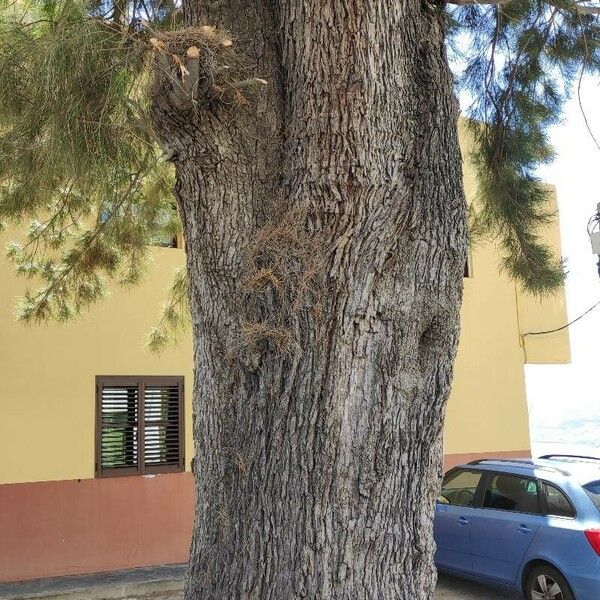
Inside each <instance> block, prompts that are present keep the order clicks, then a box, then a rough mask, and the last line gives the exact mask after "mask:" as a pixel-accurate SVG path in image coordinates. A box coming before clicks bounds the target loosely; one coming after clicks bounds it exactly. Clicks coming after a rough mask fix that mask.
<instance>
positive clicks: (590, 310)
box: [523, 300, 600, 337]
mask: <svg viewBox="0 0 600 600" xmlns="http://www.w3.org/2000/svg"><path fill="white" fill-rule="evenodd" d="M598 306H600V300H598V302H596V304H594V306H592V307H591V308H588V309H587V310H586V311H585V312H584V313H582V314H581V315H579V316H578V317H577V318H576V319H573V320H572V321H570V322H569V323H567V324H566V325H563V326H562V327H557V328H556V329H549V330H548V331H530V332H528V333H524V334H523V337H525V336H526V335H544V334H546V333H556V332H557V331H562V330H563V329H566V328H567V327H570V326H571V325H573V323H577V321H580V320H581V319H583V317H585V316H586V315H589V314H590V313H591V312H592V311H593V310H594V309H595V308H598Z"/></svg>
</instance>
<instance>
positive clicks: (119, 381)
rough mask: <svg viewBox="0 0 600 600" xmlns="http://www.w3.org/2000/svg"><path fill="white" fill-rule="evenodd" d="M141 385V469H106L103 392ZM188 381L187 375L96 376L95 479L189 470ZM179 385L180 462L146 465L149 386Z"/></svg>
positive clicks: (139, 435) (139, 449)
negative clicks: (186, 408)
mask: <svg viewBox="0 0 600 600" xmlns="http://www.w3.org/2000/svg"><path fill="white" fill-rule="evenodd" d="M134 384H135V385H136V386H137V390H138V398H137V402H138V404H137V410H138V425H137V427H138V435H137V444H138V446H137V466H136V467H120V468H118V467H117V468H115V467H108V468H104V469H103V468H102V389H103V386H105V385H108V386H132V385H134ZM184 384H185V378H184V376H183V375H96V402H95V409H96V414H95V435H94V476H95V477H96V478H98V479H103V478H106V477H128V476H131V475H159V474H162V473H181V472H183V471H185V420H184V419H185V411H184V405H185V388H184ZM161 385H165V386H166V385H177V387H178V442H179V447H178V451H179V455H178V457H179V460H178V462H177V464H173V465H148V466H147V465H146V464H145V456H144V452H145V425H146V422H145V421H146V419H145V409H144V400H145V390H146V386H148V387H153V386H161Z"/></svg>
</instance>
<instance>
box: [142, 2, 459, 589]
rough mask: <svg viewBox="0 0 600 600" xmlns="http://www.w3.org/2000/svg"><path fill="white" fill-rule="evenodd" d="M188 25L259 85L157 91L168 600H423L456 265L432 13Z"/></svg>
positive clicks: (394, 7) (187, 7) (245, 8)
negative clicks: (185, 96)
mask: <svg viewBox="0 0 600 600" xmlns="http://www.w3.org/2000/svg"><path fill="white" fill-rule="evenodd" d="M184 15H185V20H186V23H187V25H188V26H190V27H199V26H202V25H206V24H208V25H214V26H217V27H218V28H219V31H220V30H221V28H223V29H226V30H228V31H229V32H230V33H231V36H232V38H231V39H232V40H233V46H232V48H233V50H234V52H235V53H237V54H238V55H244V56H245V57H246V59H247V61H249V62H247V63H246V64H247V68H249V69H251V70H252V71H253V76H255V77H260V78H264V79H266V80H267V81H268V85H267V86H265V87H264V89H263V91H262V92H260V94H259V95H258V97H257V98H255V99H252V100H250V101H249V103H248V104H247V103H246V102H245V101H243V102H240V104H243V105H244V106H241V107H239V108H232V106H231V105H230V104H228V103H227V102H224V101H223V102H220V103H219V101H215V98H214V97H212V98H209V99H207V98H208V96H202V94H199V95H198V99H197V101H195V102H193V103H191V104H189V105H185V104H184V105H182V104H181V103H179V104H178V103H177V102H176V101H175V100H173V98H171V99H169V98H170V96H169V93H168V90H166V88H165V87H164V86H163V87H162V88H161V87H160V86H158V87H157V91H156V93H155V95H154V120H155V124H156V129H157V132H158V134H159V136H160V138H161V139H162V141H163V143H164V145H165V146H167V147H168V148H169V153H170V155H171V156H172V157H173V161H174V162H175V164H176V168H177V187H176V193H177V198H178V202H179V208H180V212H181V216H182V220H183V223H184V235H185V239H186V251H187V266H188V273H189V281H190V286H189V288H190V301H191V309H192V319H193V328H194V344H195V348H194V352H195V355H194V356H195V380H194V439H195V449H196V455H195V459H194V474H195V478H196V485H197V507H196V522H195V528H194V534H193V541H192V548H191V560H190V567H189V572H188V580H187V586H186V599H187V600H192V599H194V600H200V599H202V600H213V599H215V600H217V599H218V600H225V599H227V600H233V599H235V600H237V599H250V598H252V599H254V598H256V599H261V600H262V599H265V600H266V599H273V600H291V599H296V598H309V599H317V598H320V599H323V600H325V599H326V600H338V599H342V598H343V599H352V600H362V599H377V600H382V599H394V600H399V599H406V600H408V599H409V598H410V599H411V600H420V599H426V598H427V599H428V598H432V595H433V589H434V584H435V571H434V567H433V561H432V559H433V550H434V543H433V538H432V519H433V507H434V500H435V496H436V493H437V489H438V485H439V477H440V472H441V456H442V454H441V452H442V427H443V418H444V411H445V404H446V399H447V396H448V393H449V387H450V382H451V379H452V367H453V362H454V357H455V353H456V346H457V341H458V333H459V308H460V302H461V294H462V273H463V266H464V263H465V257H466V218H465V202H464V196H463V189H462V174H461V159H460V151H459V146H458V139H457V129H456V119H457V111H456V107H455V101H454V97H453V92H452V77H451V74H450V71H449V68H448V64H447V60H446V54H445V49H444V13H443V7H442V6H441V5H438V4H428V3H427V2H426V1H425V0H404V1H402V2H400V1H398V0H378V1H377V2H375V1H373V0H345V1H343V2H342V1H341V0H323V1H319V2H317V1H315V0H278V1H277V2H275V1H274V0H255V1H254V2H252V3H248V2H247V1H245V0H230V1H229V2H223V1H221V0H187V1H186V0H184ZM199 31H202V30H200V29H198V30H194V29H189V30H186V33H185V34H183V33H182V32H179V35H180V36H181V35H186V36H188V38H186V39H188V41H189V40H193V36H194V35H195V34H196V35H198V32H199ZM195 32H196V33H195ZM190 45H191V42H190ZM223 45H224V46H227V43H225V42H224V43H223ZM209 79H210V78H209V77H207V76H205V77H204V78H202V77H201V78H200V80H201V81H208V80H209ZM167 87H168V86H167ZM207 89H208V88H207ZM213 89H214V88H213ZM218 89H221V88H218ZM237 89H241V88H237ZM246 104H247V105H246Z"/></svg>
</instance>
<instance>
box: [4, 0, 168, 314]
mask: <svg viewBox="0 0 600 600" xmlns="http://www.w3.org/2000/svg"><path fill="white" fill-rule="evenodd" d="M92 11H93V7H91V6H90V5H87V4H85V3H82V2H79V1H77V0H57V1H55V2H31V3H29V4H27V5H25V4H22V3H21V4H13V5H12V6H11V7H9V8H7V9H5V10H4V11H3V12H1V13H0V220H6V221H8V222H12V223H13V224H18V223H22V222H24V221H25V222H27V221H30V223H29V227H28V228H27V231H26V233H25V234H24V239H23V240H22V241H21V243H20V244H15V245H13V246H12V247H11V249H10V251H9V258H11V259H12V260H13V261H14V263H15V264H16V267H17V271H18V272H20V273H22V274H23V275H26V276H27V277H28V278H30V279H31V280H32V282H33V284H34V285H36V286H38V287H37V289H35V290H29V291H28V292H27V293H26V295H25V297H24V299H23V302H22V303H21V306H20V308H19V316H20V318H22V319H23V320H25V321H27V322H34V321H41V320H45V319H50V318H54V319H59V320H66V319H69V318H71V317H73V316H75V315H77V314H79V313H80V312H81V311H82V310H84V309H85V308H87V307H88V306H90V305H91V304H93V303H94V302H96V301H98V300H99V299H100V298H102V297H103V296H104V294H105V293H106V287H107V283H108V282H110V281H112V282H114V283H117V284H122V285H131V284H135V283H137V282H138V281H139V280H140V278H141V277H142V276H143V274H144V272H145V270H146V266H147V264H148V260H149V252H150V248H151V245H152V244H154V243H155V242H156V240H158V239H162V238H165V237H172V236H173V235H174V232H176V231H177V230H178V228H179V223H178V217H177V213H176V210H175V208H174V199H173V196H172V192H171V190H172V187H173V183H174V181H173V172H172V169H171V168H170V167H169V166H167V165H166V164H163V163H161V162H159V160H158V156H159V153H160V150H159V149H158V148H157V146H156V144H155V142H154V137H153V134H152V131H151V128H150V127H149V126H148V123H149V120H148V117H147V105H146V100H145V84H146V81H147V79H148V72H147V58H146V49H147V45H146V43H145V40H144V38H143V35H141V34H140V33H139V32H137V33H136V32H135V31H133V30H130V29H125V28H123V27H120V26H119V27H117V26H115V24H114V23H112V22H111V21H110V20H107V19H102V18H97V17H95V16H94V15H93V14H92ZM163 16H164V15H163Z"/></svg>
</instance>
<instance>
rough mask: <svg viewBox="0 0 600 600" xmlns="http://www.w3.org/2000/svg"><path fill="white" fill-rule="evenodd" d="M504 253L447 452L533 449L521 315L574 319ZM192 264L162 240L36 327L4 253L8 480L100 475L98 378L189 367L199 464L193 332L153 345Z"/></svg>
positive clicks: (475, 316)
mask: <svg viewBox="0 0 600 600" xmlns="http://www.w3.org/2000/svg"><path fill="white" fill-rule="evenodd" d="M465 186H466V190H467V195H468V197H469V198H473V197H474V194H475V181H474V177H473V173H472V170H471V169H470V167H469V165H468V164H466V166H465ZM556 231H557V230H556V229H555V230H554V234H555V238H553V243H554V244H555V245H556V244H557V243H559V240H558V236H557V234H556ZM550 233H551V234H552V232H550ZM9 241H10V235H9V234H6V233H5V234H4V235H3V236H0V247H4V246H6V245H7V243H8V242H9ZM497 254H498V253H497V251H496V249H495V248H494V246H493V245H492V244H487V245H481V244H480V245H478V246H476V247H475V248H474V249H473V251H472V257H471V258H472V260H471V264H472V277H471V278H468V279H466V280H465V299H464V306H463V310H462V321H463V328H462V339H461V344H460V349H459V355H458V360H457V364H456V370H455V375H456V376H455V382H454V387H453V392H452V395H451V399H450V402H449V406H448V412H447V421H446V437H445V451H446V453H453V454H454V453H478V452H494V451H504V450H527V449H529V432H528V418H527V403H526V399H525V378H524V369H523V363H524V360H525V355H524V351H523V348H522V346H521V344H520V337H519V320H520V321H521V327H522V329H521V332H523V331H525V329H523V327H525V328H536V329H537V328H552V326H554V325H555V324H556V322H558V321H560V320H562V319H563V317H564V294H563V295H562V296H561V295H560V294H559V296H558V300H556V299H550V300H549V301H547V302H546V303H545V305H544V306H545V307H547V306H550V307H551V310H550V311H549V312H548V310H546V309H543V310H542V309H541V308H540V306H538V305H536V304H533V303H531V302H530V301H529V300H528V299H527V298H525V297H524V296H521V295H518V293H517V290H516V287H515V285H514V284H513V283H512V282H511V281H509V280H508V279H507V277H506V276H505V275H502V274H499V272H498V260H497ZM183 262H184V256H183V251H182V250H180V249H169V248H157V249H156V250H155V261H154V264H153V268H152V269H151V272H150V273H149V276H148V277H147V278H146V279H145V281H144V283H143V284H142V285H141V286H140V287H138V288H135V289H133V290H115V291H114V292H113V294H112V296H110V297H109V298H108V299H107V300H106V301H104V302H101V303H100V304H99V305H98V306H96V307H94V308H93V309H92V310H90V311H89V312H88V313H86V314H85V315H83V316H82V317H81V318H80V319H79V320H77V321H75V322H74V323H70V324H67V325H58V324H48V325H45V326H40V327H30V328H27V327H25V326H23V325H22V324H20V323H17V322H15V319H14V310H13V304H14V299H15V298H16V297H17V296H19V295H20V294H22V293H23V290H24V287H25V282H24V281H23V280H20V279H19V280H18V279H17V278H16V277H15V276H14V274H13V271H12V269H11V267H10V266H9V265H8V264H7V263H6V261H5V260H4V259H0V385H1V388H0V457H1V458H0V483H11V482H23V481H43V480H60V479H84V478H91V477H93V476H94V423H95V414H94V411H95V376H96V375H184V376H185V381H186V386H185V390H186V406H185V422H186V464H187V466H188V468H189V463H190V458H191V456H192V447H193V446H192V435H191V424H192V419H191V390H192V352H191V340H190V338H189V336H188V337H186V338H185V339H184V340H182V343H181V345H180V346H179V347H178V348H171V349H169V350H167V351H166V352H165V353H164V354H162V355H160V356H155V355H153V354H151V353H150V352H148V351H147V350H146V349H145V348H144V345H143V343H144V339H145V335H146V333H147V332H148V330H149V329H150V328H151V327H152V325H153V324H155V323H156V321H157V318H158V316H159V312H160V305H161V301H162V298H163V297H164V294H165V289H166V287H167V286H168V285H169V283H170V282H171V280H172V276H173V272H174V270H175V269H176V268H177V267H178V266H180V265H182V264H183ZM517 302H518V303H519V306H520V312H519V311H518V310H517ZM561 302H562V304H561ZM556 303H558V304H556ZM557 306H558V308H557ZM553 311H554V312H553ZM561 311H562V312H561ZM534 343H535V344H536V345H535V348H534V347H533V346H530V344H531V342H529V341H528V342H527V344H528V353H530V358H531V356H534V358H536V359H543V360H551V361H552V362H556V361H558V362H564V360H568V336H564V335H563V336H558V337H556V336H555V337H549V338H548V339H544V340H536V341H535V342H534ZM554 359H556V360H554Z"/></svg>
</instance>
